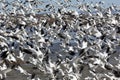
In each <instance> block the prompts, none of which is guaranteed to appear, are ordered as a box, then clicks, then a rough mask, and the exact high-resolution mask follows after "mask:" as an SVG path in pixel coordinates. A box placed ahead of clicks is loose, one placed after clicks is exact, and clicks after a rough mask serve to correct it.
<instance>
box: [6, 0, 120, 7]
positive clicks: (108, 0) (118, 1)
mask: <svg viewBox="0 0 120 80" xmlns="http://www.w3.org/2000/svg"><path fill="white" fill-rule="evenodd" d="M8 1H13V0H8ZM40 1H44V0H40ZM47 1H49V0H47ZM56 1H57V0H56ZM58 1H59V0H58ZM71 1H75V0H71ZM81 1H82V0H81ZM91 1H92V2H99V1H104V2H105V5H106V6H107V5H111V4H112V3H114V4H116V5H120V0H85V2H88V3H89V2H91Z"/></svg>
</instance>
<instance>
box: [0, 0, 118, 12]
mask: <svg viewBox="0 0 120 80" xmlns="http://www.w3.org/2000/svg"><path fill="white" fill-rule="evenodd" d="M0 1H1V0H0ZM6 1H8V2H12V1H15V0H6ZM21 1H25V0H21ZM39 1H44V2H45V4H49V3H50V4H51V3H52V4H55V5H54V6H56V7H58V6H59V5H58V4H57V3H55V2H57V1H64V0H39ZM71 1H72V3H71V4H72V5H76V0H71ZM79 1H81V3H89V4H90V3H91V2H93V4H95V3H97V2H100V1H103V2H104V5H103V7H109V6H110V5H112V4H115V5H117V6H119V8H120V0H84V1H83V0H79ZM45 4H44V5H42V6H41V5H40V8H41V7H42V8H45ZM43 6H44V7H43ZM0 7H1V5H0ZM9 8H10V7H9ZM69 9H70V10H71V9H73V10H76V8H69ZM41 13H42V12H41ZM43 13H44V12H43Z"/></svg>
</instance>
